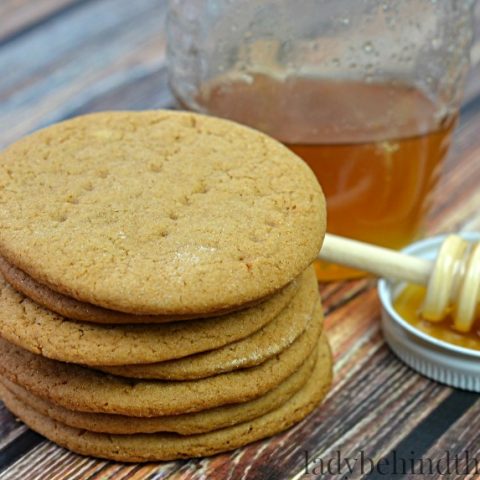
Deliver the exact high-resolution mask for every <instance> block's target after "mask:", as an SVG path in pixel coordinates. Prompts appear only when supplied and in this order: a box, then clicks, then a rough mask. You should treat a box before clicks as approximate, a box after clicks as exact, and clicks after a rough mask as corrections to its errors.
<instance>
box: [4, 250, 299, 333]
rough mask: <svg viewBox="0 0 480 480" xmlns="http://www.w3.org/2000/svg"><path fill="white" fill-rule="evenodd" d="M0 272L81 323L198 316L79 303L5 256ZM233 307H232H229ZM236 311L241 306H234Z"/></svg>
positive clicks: (17, 286)
mask: <svg viewBox="0 0 480 480" xmlns="http://www.w3.org/2000/svg"><path fill="white" fill-rule="evenodd" d="M0 273H1V275H3V277H4V278H5V280H7V282H8V283H9V284H10V285H11V286H12V287H13V288H14V289H15V290H17V291H18V292H21V293H23V294H24V295H25V296H27V297H28V298H30V299H32V300H33V301H34V302H35V303H37V304H38V305H41V306H42V307H45V308H46V309H48V310H50V311H52V312H55V313H58V314H59V315H62V316H63V317H66V318H69V319H71V320H80V321H82V322H93V323H106V324H129V325H131V324H137V323H166V322H173V321H175V322H176V321H180V320H191V319H192V318H195V317H198V315H195V314H194V315H192V314H190V315H189V314H185V315H141V314H134V313H125V312H119V311H116V310H110V309H108V308H103V307H99V306H97V305H93V304H91V303H85V302H80V301H79V300H76V299H75V298H72V297H68V296H67V295H63V294H61V293H58V292H56V291H55V290H52V289H51V288H49V287H47V286H46V285H42V284H41V283H38V282H36V281H35V280H34V279H33V278H32V277H30V276H29V275H27V274H26V273H25V272H23V271H22V270H20V269H19V268H17V267H15V266H14V265H12V264H10V263H8V262H7V261H6V260H5V259H4V258H3V257H2V256H0ZM291 283H292V282H290V283H289V284H288V285H287V286H286V287H283V288H282V289H281V290H280V291H279V292H276V293H275V294H274V295H271V296H270V297H269V298H271V297H273V296H275V295H279V294H280V293H282V292H283V291H284V290H287V291H288V290H290V292H291V290H292V289H291ZM266 300H267V299H261V300H259V301H256V302H251V303H250V304H248V305H242V309H243V307H245V308H249V307H250V308H251V307H253V306H255V305H258V304H260V303H262V302H265V301H266ZM230 310H232V309H230ZM230 310H229V309H225V310H222V311H217V312H212V313H210V314H206V315H204V316H202V318H209V317H214V316H219V315H226V314H228V313H230ZM233 310H234V311H236V310H238V309H233Z"/></svg>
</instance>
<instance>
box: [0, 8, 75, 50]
mask: <svg viewBox="0 0 480 480" xmlns="http://www.w3.org/2000/svg"><path fill="white" fill-rule="evenodd" d="M78 2H79V0H42V1H41V2H37V5H36V7H35V8H32V1H31V0H2V2H1V3H0V45H1V44H3V43H4V42H5V41H7V40H11V39H12V38H17V37H18V36H19V34H21V33H23V32H24V31H25V30H27V29H29V28H33V27H34V26H35V25H37V24H38V23H39V22H41V21H42V20H43V19H46V18H49V17H51V16H52V15H53V14H58V12H61V11H63V10H64V9H65V8H67V7H71V6H73V5H75V4H76V3H78Z"/></svg>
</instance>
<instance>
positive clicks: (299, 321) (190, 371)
mask: <svg viewBox="0 0 480 480" xmlns="http://www.w3.org/2000/svg"><path fill="white" fill-rule="evenodd" d="M319 301H320V298H319V295H318V284H317V278H316V275H315V271H313V269H312V270H311V274H310V275H309V279H308V282H304V283H303V285H302V286H301V287H300V290H299V292H298V293H297V295H295V297H294V298H293V300H292V302H291V303H290V304H289V305H288V306H287V307H286V308H284V309H283V310H282V311H281V312H280V313H279V314H278V315H277V316H276V317H275V318H274V319H273V320H272V321H271V322H269V323H267V325H265V326H264V327H262V328H261V329H260V330H259V331H258V332H256V333H254V334H252V335H250V336H248V337H247V338H244V339H242V340H239V341H238V342H235V343H230V344H228V345H225V346H224V347H221V348H218V349H216V350H210V351H208V352H204V353H197V354H196V355H191V356H188V357H184V358H180V359H178V360H170V361H166V362H159V363H150V364H140V365H121V366H117V367H98V368H99V370H102V371H104V372H108V373H112V374H113V375H120V376H122V377H129V378H152V379H161V380H194V379H197V378H205V377H211V376H213V375H218V374H219V373H225V372H231V371H233V370H237V369H239V368H247V367H253V366H255V365H260V364H261V363H263V362H264V361H266V360H267V359H268V358H271V357H273V356H274V355H277V354H278V353H280V352H281V351H283V350H285V348H288V347H289V346H290V345H291V344H292V343H293V342H294V341H295V340H296V339H297V338H298V337H299V335H301V333H302V332H303V331H304V330H305V329H306V328H308V324H309V322H310V321H311V319H312V314H313V311H314V308H316V307H317V305H316V304H317V303H318V302H319Z"/></svg>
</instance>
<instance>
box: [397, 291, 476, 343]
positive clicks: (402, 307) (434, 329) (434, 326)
mask: <svg viewBox="0 0 480 480" xmlns="http://www.w3.org/2000/svg"><path fill="white" fill-rule="evenodd" d="M425 293H426V289H425V287H421V286H418V285H408V286H406V287H405V288H404V289H403V290H402V291H401V292H400V293H399V294H398V295H397V297H396V298H395V300H394V302H393V307H394V309H395V310H396V311H397V313H398V314H399V315H400V316H401V317H402V318H403V319H404V320H405V321H407V322H408V323H409V324H410V325H412V326H414V327H415V328H416V329H418V330H420V331H422V332H424V333H426V334H427V335H430V336H431V337H434V338H437V339H438V340H443V341H444V342H448V343H451V344H453V345H458V346H460V347H464V348H470V349H474V350H480V324H479V320H477V321H476V323H475V325H474V328H473V329H472V330H470V331H469V332H466V333H463V332H462V333H460V332H456V331H455V330H454V328H453V319H452V318H451V316H449V315H447V316H446V317H445V319H444V320H442V321H441V322H429V321H428V320H425V319H423V318H422V316H421V315H420V311H421V308H422V302H423V299H424V297H425Z"/></svg>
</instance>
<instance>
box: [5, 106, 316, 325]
mask: <svg viewBox="0 0 480 480" xmlns="http://www.w3.org/2000/svg"><path fill="white" fill-rule="evenodd" d="M0 203H1V204H2V208H1V209H0V253H1V254H2V255H3V256H4V257H5V258H6V260H7V261H8V262H10V263H11V264H13V265H15V266H17V267H18V268H20V269H21V270H23V271H24V272H25V273H26V274H28V275H29V276H31V277H32V278H33V279H34V280H36V281H37V282H39V283H41V284H44V285H46V286H48V287H49V288H51V289H53V290H55V291H57V292H60V293H62V294H64V295H67V296H70V297H73V298H75V299H77V300H79V301H83V302H88V303H92V304H94V305H98V306H101V307H104V308H108V309H113V310H118V311H122V312H128V313H137V314H152V315H177V314H179V315H191V314H194V315H199V316H201V315H202V314H209V313H211V312H215V311H222V310H226V309H232V308H239V307H240V306H242V305H245V304H248V303H249V302H253V301H257V300H259V299H261V298H264V297H267V296H268V295H271V294H273V293H274V292H275V291H277V290H279V289H280V288H282V287H283V286H285V285H286V284H287V283H288V282H290V281H291V280H292V279H293V278H295V277H296V276H298V275H299V274H300V273H301V272H302V271H303V270H305V268H306V267H307V266H308V265H309V264H310V263H311V262H312V260H313V259H314V258H315V257H316V255H317V253H318V251H319V249H320V246H321V243H322V238H323V235H324V232H325V206H324V199H323V195H322V193H321V190H320V187H319V185H318V183H317V180H316V178H315V176H314V174H313V173H312V172H311V170H310V169H309V168H308V167H307V166H306V165H305V164H304V162H303V161H302V160H301V159H299V158H298V157H297V156H295V155H294V154H293V153H292V152H290V150H288V149H287V148H286V147H284V146H283V145H281V144H280V143H278V142H276V141H275V140H273V139H271V138H269V137H267V136H265V135H263V134H261V133H259V132H256V131H254V130H252V129H249V128H247V127H243V126H240V125H238V124H235V123H232V122H229V121H226V120H219V119H215V118H211V117H205V116H202V115H197V114H192V113H183V112H171V111H151V112H106V113H98V114H92V115H87V116H83V117H78V118H75V119H73V120H68V121H66V122H63V123H60V124H57V125H54V126H51V127H48V128H46V129H44V130H41V131H39V132H36V133H34V134H33V135H31V136H29V137H26V138H24V139H22V140H20V141H19V142H17V143H15V144H13V145H12V146H10V147H9V148H7V149H6V150H5V151H4V152H3V153H2V154H1V155H0Z"/></svg>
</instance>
